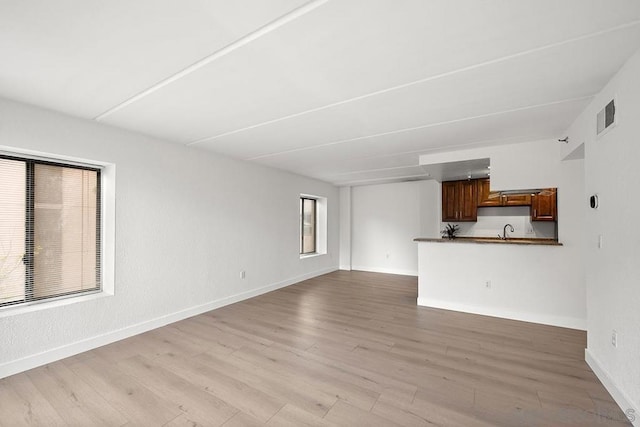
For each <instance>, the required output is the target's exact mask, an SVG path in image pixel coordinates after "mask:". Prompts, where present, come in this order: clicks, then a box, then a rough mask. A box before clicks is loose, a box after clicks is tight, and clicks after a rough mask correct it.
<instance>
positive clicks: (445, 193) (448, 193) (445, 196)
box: [442, 181, 458, 221]
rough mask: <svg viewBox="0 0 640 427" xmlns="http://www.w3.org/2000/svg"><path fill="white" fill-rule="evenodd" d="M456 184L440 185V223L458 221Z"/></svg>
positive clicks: (450, 182)
mask: <svg viewBox="0 0 640 427" xmlns="http://www.w3.org/2000/svg"><path fill="white" fill-rule="evenodd" d="M456 184H457V182H456V181H449V182H443V183H442V221H457V220H458V205H457V203H456V202H457V200H456V195H457V188H458V187H457V185H456Z"/></svg>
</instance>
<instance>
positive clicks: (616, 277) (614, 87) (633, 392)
mask: <svg viewBox="0 0 640 427" xmlns="http://www.w3.org/2000/svg"><path fill="white" fill-rule="evenodd" d="M638 76H640V52H638V53H636V54H635V55H634V56H633V57H632V58H631V59H630V60H629V61H628V62H627V64H626V65H625V66H624V67H623V68H622V69H621V70H620V72H619V73H618V74H617V75H616V76H615V77H614V78H613V79H612V80H611V81H610V82H609V84H608V85H607V86H606V87H605V88H604V89H603V90H602V91H601V92H600V93H599V94H598V95H597V96H596V97H595V99H594V101H593V102H592V103H591V104H590V105H589V106H588V107H587V108H586V110H585V111H584V112H583V113H582V114H581V115H580V117H578V119H577V120H576V121H575V123H574V124H573V125H572V126H571V128H570V129H569V130H568V132H567V133H568V135H569V141H570V143H569V145H568V146H566V147H564V148H563V155H565V156H566V155H568V154H569V153H571V151H572V150H575V149H578V147H579V146H580V144H582V143H584V144H585V173H586V183H585V186H586V194H587V195H591V194H594V193H597V194H599V199H600V207H599V208H598V209H597V210H594V209H590V208H588V207H587V206H588V205H587V201H586V197H585V198H584V200H583V204H582V206H583V210H584V211H585V212H584V214H585V216H586V227H585V228H584V234H585V242H586V246H585V257H586V262H585V266H586V283H587V312H588V321H587V326H588V348H587V354H586V356H587V361H588V362H589V364H590V365H591V367H592V368H593V369H594V371H595V372H596V374H598V376H599V378H600V379H601V380H602V382H603V383H604V384H605V386H607V388H608V389H609V391H610V392H611V394H612V395H613V397H614V398H615V399H616V401H617V402H618V404H620V406H621V407H622V409H623V410H627V409H632V410H634V411H635V417H636V422H635V425H636V426H638V425H640V333H639V332H638V331H639V329H640V262H639V258H638V251H639V249H640V228H638V227H637V226H636V224H637V223H638V214H639V213H640V197H639V196H638V183H640V168H639V167H638V165H639V162H640V143H639V141H640V120H639V118H640V79H639V78H638ZM614 96H615V97H616V110H617V111H616V114H617V122H618V123H617V125H616V127H615V128H612V129H611V130H610V131H609V132H608V133H607V134H606V135H604V136H602V137H600V138H597V137H596V114H597V112H598V111H599V110H600V109H602V108H603V107H604V106H605V105H606V104H607V103H608V102H609V101H610V100H611V99H612V98H613V97H614ZM598 236H602V239H603V241H602V243H603V245H602V248H598V243H597V242H598ZM613 330H616V331H617V333H618V347H617V348H615V347H613V346H612V344H611V335H612V331H613Z"/></svg>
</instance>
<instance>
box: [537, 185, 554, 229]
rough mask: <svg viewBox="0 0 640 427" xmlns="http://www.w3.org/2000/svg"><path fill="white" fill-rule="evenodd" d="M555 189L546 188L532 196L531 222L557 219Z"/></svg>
mask: <svg viewBox="0 0 640 427" xmlns="http://www.w3.org/2000/svg"><path fill="white" fill-rule="evenodd" d="M557 203H558V199H557V189H556V188H546V189H544V190H542V192H541V193H539V194H536V195H535V196H533V200H532V203H531V220H532V221H556V220H557V218H558V215H557V213H558V207H557Z"/></svg>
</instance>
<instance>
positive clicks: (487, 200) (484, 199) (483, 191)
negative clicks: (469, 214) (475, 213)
mask: <svg viewBox="0 0 640 427" xmlns="http://www.w3.org/2000/svg"><path fill="white" fill-rule="evenodd" d="M490 187H491V182H490V181H489V178H484V179H479V180H478V207H485V206H502V200H501V197H500V193H499V192H497V191H491V188H490Z"/></svg>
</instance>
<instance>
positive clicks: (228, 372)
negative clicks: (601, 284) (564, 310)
mask: <svg viewBox="0 0 640 427" xmlns="http://www.w3.org/2000/svg"><path fill="white" fill-rule="evenodd" d="M416 293H417V280H416V278H413V277H406V276H394V275H388V274H376V273H365V272H346V271H339V272H335V273H331V274H327V275H324V276H321V277H318V278H315V279H311V280H307V281H305V282H302V283H299V284H297V285H295V286H290V287H288V288H285V289H281V290H278V291H275V292H271V293H269V294H265V295H262V296H260V297H257V298H253V299H250V300H247V301H243V302H241V303H238V304H234V305H231V306H227V307H224V308H221V309H218V310H215V311H212V312H209V313H206V314H203V315H200V316H196V317H193V318H190V319H186V320H183V321H181V322H177V323H174V324H172V325H169V326H166V327H163V328H160V329H156V330H154V331H150V332H148V333H145V334H142V335H138V336H136V337H132V338H129V339H126V340H123V341H120V342H117V343H114V344H111V345H108V346H104V347H101V348H98V349H95V350H93V351H89V352H87V353H83V354H80V355H77V356H74V357H71V358H68V359H65V360H62V361H59V362H56V363H52V364H50V365H47V366H43V367H40V368H37V369H33V370H31V371H28V372H24V373H22V374H19V375H14V376H12V377H9V378H5V379H3V380H0V425H2V426H11V427H14V426H22V425H48V426H49V425H51V426H63V425H72V426H93V425H105V426H221V425H223V426H226V427H230V426H259V425H268V426H303V425H309V426H359V425H361V426H368V427H372V426H395V425H401V426H438V425H447V426H525V425H526V426H590V425H594V426H595V425H597V426H622V425H630V424H629V423H628V422H627V421H626V418H625V416H624V414H623V412H622V411H621V410H620V409H619V408H618V407H617V405H616V404H615V403H614V402H613V400H612V399H611V397H610V396H609V394H608V393H607V391H606V390H605V389H604V387H603V386H602V385H601V384H600V382H599V381H598V379H597V378H596V376H595V375H594V374H593V372H592V371H591V370H590V369H589V367H588V366H587V365H586V363H585V362H584V348H585V345H586V334H585V333H584V332H580V331H575V330H570V329H562V328H555V327H550V326H542V325H536V324H531V323H524V322H516V321H510V320H503V319H496V318H491V317H483V316H476V315H470V314H463V313H456V312H450V311H445V310H436V309H429V308H423V307H417V306H416Z"/></svg>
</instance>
